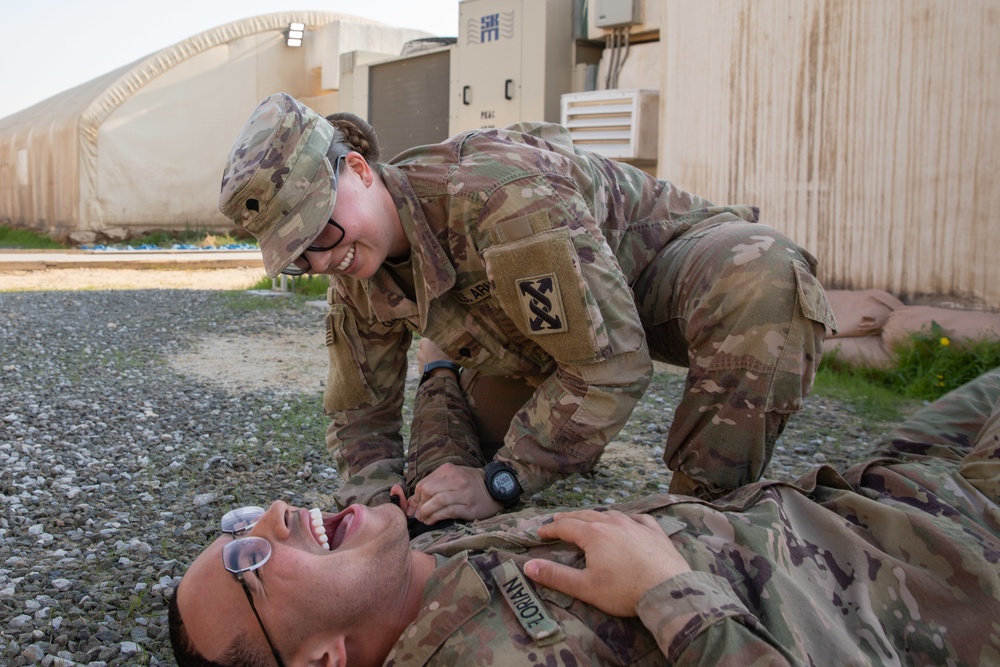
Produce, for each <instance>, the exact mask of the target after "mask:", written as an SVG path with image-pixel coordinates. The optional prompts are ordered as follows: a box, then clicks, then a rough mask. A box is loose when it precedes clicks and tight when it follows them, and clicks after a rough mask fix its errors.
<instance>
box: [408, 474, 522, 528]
mask: <svg viewBox="0 0 1000 667" xmlns="http://www.w3.org/2000/svg"><path fill="white" fill-rule="evenodd" d="M485 480H486V473H484V472H483V469H482V468H467V467H465V466H457V465H454V464H452V463H445V464H444V465H442V466H441V467H440V468H438V469H437V470H435V471H434V472H432V473H431V474H429V475H427V477H424V478H423V479H422V480H420V481H419V482H417V486H416V487H415V488H414V489H413V495H412V496H410V498H409V502H408V503H407V516H412V517H416V518H417V519H418V520H420V521H422V522H424V523H426V524H429V525H430V524H434V523H437V522H438V521H441V520H442V519H461V520H463V521H474V520H476V519H485V518H486V517H490V516H493V515H494V514H499V513H500V511H501V510H502V509H503V505H501V504H500V503H498V502H497V501H495V500H493V498H491V497H490V494H489V493H488V492H487V491H486V481H485Z"/></svg>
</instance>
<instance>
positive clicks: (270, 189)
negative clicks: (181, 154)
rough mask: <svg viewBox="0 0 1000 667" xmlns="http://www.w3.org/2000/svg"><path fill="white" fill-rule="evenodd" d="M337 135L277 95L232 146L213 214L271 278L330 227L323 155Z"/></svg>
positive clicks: (330, 183) (330, 174) (329, 180)
mask: <svg viewBox="0 0 1000 667" xmlns="http://www.w3.org/2000/svg"><path fill="white" fill-rule="evenodd" d="M338 134H339V131H338V130H337V129H335V128H334V127H333V125H331V124H330V123H329V122H328V121H327V120H326V119H325V118H323V117H322V116H320V115H319V114H318V113H316V112H315V111H313V110H312V109H310V108H309V107H307V106H305V105H304V104H302V103H301V102H299V101H298V100H296V99H294V98H292V97H291V96H290V95H287V94H285V93H277V94H274V95H271V96H270V97H268V98H267V99H265V100H264V101H263V102H261V103H260V105H259V106H258V107H257V109H256V110H255V111H254V112H253V114H251V116H250V119H249V120H248V121H247V122H246V125H244V126H243V129H242V130H240V134H239V136H238V137H237V138H236V143H234V144H233V148H232V151H231V152H230V154H229V159H228V161H227V162H226V168H225V171H224V172H223V174H222V193H221V194H220V196H219V210H220V211H222V213H223V214H224V215H225V216H226V217H228V218H229V219H230V220H232V221H233V222H235V223H236V224H237V226H239V227H242V228H243V229H245V230H247V231H248V232H250V233H251V234H253V235H254V236H255V237H256V238H257V240H258V241H259V243H260V252H261V255H262V256H263V259H264V269H265V270H266V271H267V275H268V276H270V277H272V278H273V277H275V276H277V275H278V274H279V273H281V270H282V269H284V268H285V267H286V266H288V265H289V264H291V262H292V260H294V259H295V258H296V257H298V256H299V255H301V254H302V253H303V251H305V249H306V248H307V247H308V246H309V244H310V243H312V242H313V240H314V239H315V238H316V237H317V236H318V235H319V233H320V232H321V231H323V228H324V226H325V225H326V221H327V220H329V219H330V215H331V214H332V212H333V205H334V202H335V201H336V197H337V182H336V174H335V173H334V168H333V167H331V165H330V160H329V158H328V157H327V151H328V149H329V148H330V145H331V144H332V143H333V142H334V140H335V139H336V138H337V136H338ZM345 153H346V151H345ZM338 162H339V160H338Z"/></svg>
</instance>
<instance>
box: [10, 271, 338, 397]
mask: <svg viewBox="0 0 1000 667" xmlns="http://www.w3.org/2000/svg"><path fill="white" fill-rule="evenodd" d="M263 276H264V273H263V271H262V270H261V269H260V268H249V269H186V270H173V271H169V270H168V271H154V270H142V269H45V270H41V271H10V272H0V291H23V290H31V291H34V290H122V289H133V290H134V289H191V290H239V289H247V288H249V287H251V286H252V285H254V284H255V283H257V282H258V281H259V280H260V279H261V278H262V277H263ZM277 298H280V297H277ZM319 306H321V307H325V306H324V304H322V303H320V304H319ZM279 351H280V354H279ZM251 357H252V358H251ZM169 363H170V365H171V366H172V367H173V368H174V369H175V370H176V371H177V372H179V373H181V374H182V375H187V376H189V377H193V378H197V379H199V380H202V381H204V382H207V383H209V384H214V385H217V386H222V387H223V388H225V389H227V390H229V391H233V392H236V393H242V392H248V391H255V390H259V389H261V388H268V387H270V388H275V389H298V390H301V389H303V388H316V389H318V388H319V387H320V386H321V383H322V382H323V381H325V380H326V365H327V358H326V349H325V345H324V340H323V334H322V332H317V333H315V334H313V335H308V336H303V335H302V334H301V333H296V334H295V335H290V334H282V333H280V332H279V333H273V334H267V335H260V336H259V337H258V340H257V341H256V343H255V344H254V345H247V340H246V337H240V338H239V339H238V340H237V339H236V338H233V337H226V336H212V337H206V338H203V339H202V340H201V341H200V342H199V343H198V345H197V346H196V347H195V348H194V349H193V350H191V351H190V352H187V353H185V354H180V355H175V356H173V357H171V358H170V359H169Z"/></svg>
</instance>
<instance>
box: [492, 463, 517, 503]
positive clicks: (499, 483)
mask: <svg viewBox="0 0 1000 667" xmlns="http://www.w3.org/2000/svg"><path fill="white" fill-rule="evenodd" d="M492 484H493V491H494V492H496V494H497V495H498V496H501V497H504V498H508V497H510V496H512V495H514V493H516V492H517V480H516V479H515V478H514V475H512V474H510V473H509V472H507V471H506V470H504V471H503V472H498V473H497V474H496V475H494V476H493V481H492Z"/></svg>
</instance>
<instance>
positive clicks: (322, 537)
mask: <svg viewBox="0 0 1000 667" xmlns="http://www.w3.org/2000/svg"><path fill="white" fill-rule="evenodd" d="M354 519H355V517H354V513H353V512H350V511H345V512H341V513H340V514H336V515H333V516H331V517H328V518H327V519H325V520H324V519H323V513H322V512H320V511H319V509H318V508H315V507H314V508H312V509H311V510H309V523H310V525H311V527H312V533H313V537H315V538H316V541H317V542H319V544H320V546H322V547H323V548H324V549H326V550H327V551H333V550H335V549H336V548H337V547H339V546H340V545H341V544H343V543H344V538H345V537H346V536H347V531H348V530H350V528H351V526H352V525H353V524H354Z"/></svg>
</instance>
